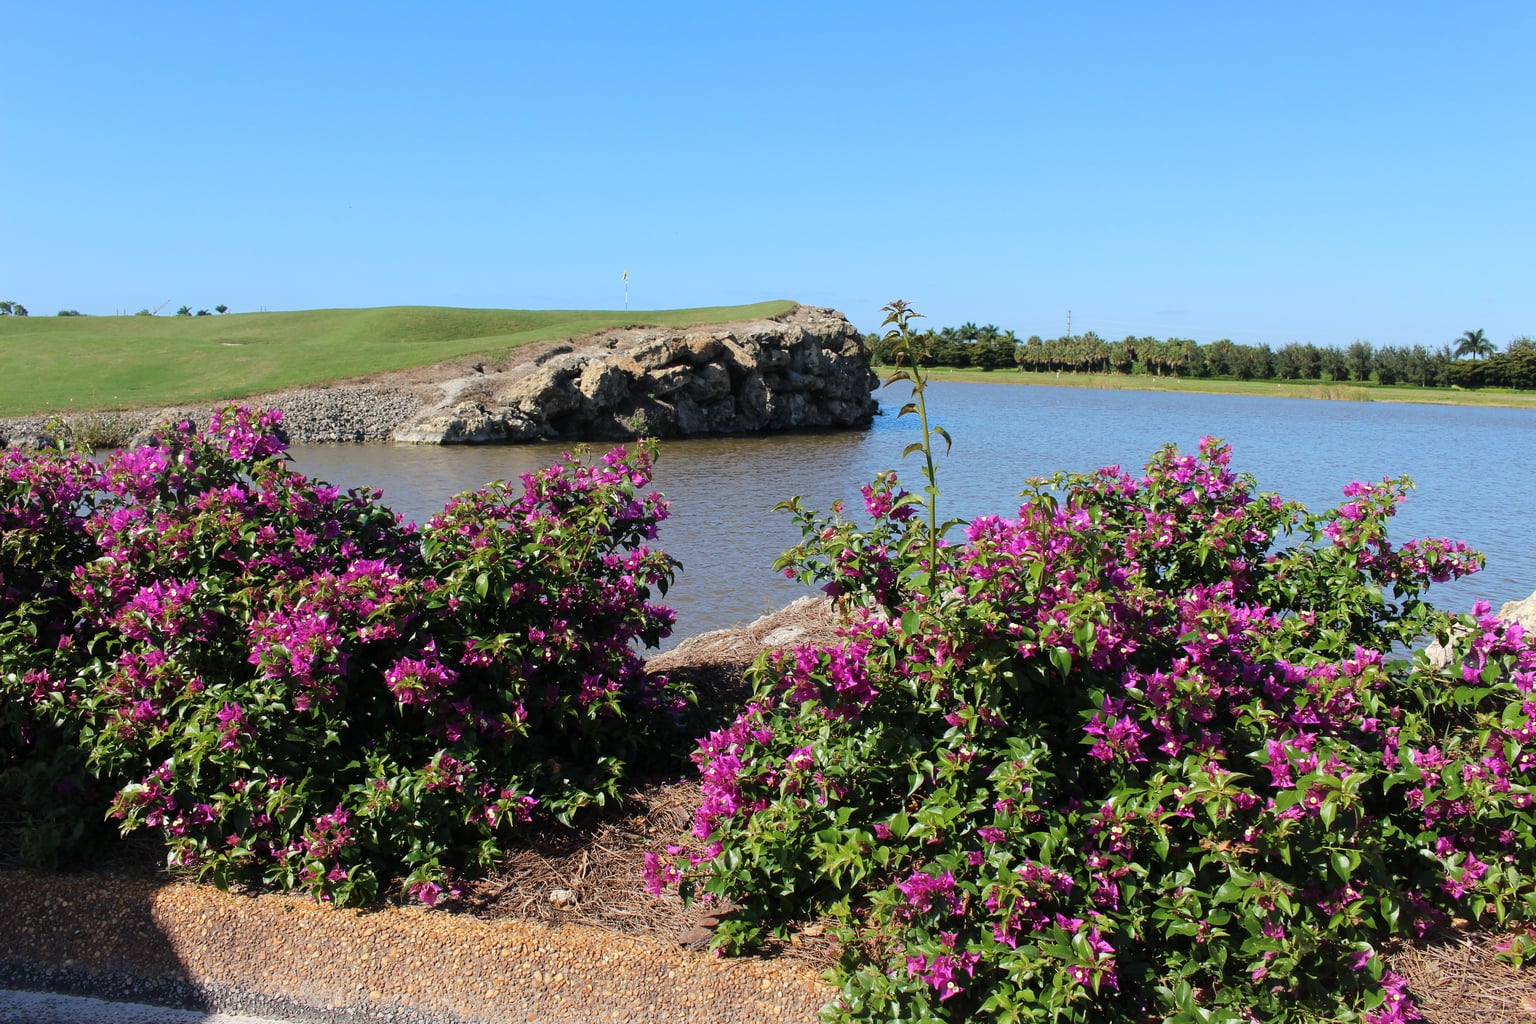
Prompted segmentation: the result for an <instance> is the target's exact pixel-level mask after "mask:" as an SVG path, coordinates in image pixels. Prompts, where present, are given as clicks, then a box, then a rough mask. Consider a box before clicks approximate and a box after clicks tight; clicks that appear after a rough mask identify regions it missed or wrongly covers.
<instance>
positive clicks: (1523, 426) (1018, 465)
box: [292, 381, 1536, 637]
mask: <svg viewBox="0 0 1536 1024" xmlns="http://www.w3.org/2000/svg"><path fill="white" fill-rule="evenodd" d="M879 397H880V399H881V406H882V407H883V408H884V409H886V410H888V411H887V414H886V415H883V416H880V417H878V418H877V419H876V420H875V423H874V425H873V426H872V427H871V428H870V429H868V430H863V431H847V432H838V433H816V434H793V435H777V436H766V437H764V436H759V437H728V438H709V439H696V440H682V441H667V442H664V443H663V444H662V448H661V457H660V459H659V461H658V463H657V473H656V482H655V486H656V489H657V490H660V491H661V492H662V493H663V494H665V495H666V496H667V497H668V499H670V501H671V509H672V515H671V518H669V519H668V520H667V521H666V522H665V523H664V524H662V528H661V539H660V545H661V547H663V548H664V549H665V550H667V551H668V552H669V553H671V554H672V555H673V556H674V557H676V558H678V559H680V560H681V561H682V563H683V572H682V573H681V575H680V576H679V577H678V580H677V583H676V585H675V586H674V587H673V588H672V590H671V591H670V592H669V593H668V595H667V598H666V600H667V603H669V604H671V605H672V606H673V607H674V608H676V609H677V611H678V623H677V637H684V636H690V635H693V634H696V633H700V632H703V631H705V630H709V629H718V628H721V627H724V626H729V625H734V624H738V623H743V622H747V621H750V620H751V619H753V618H755V617H757V616H758V615H760V614H762V613H763V612H766V611H770V610H772V609H774V608H777V607H780V606H782V605H783V604H785V603H787V602H788V601H791V600H793V599H794V598H796V597H798V596H800V595H801V594H803V593H804V592H805V591H804V590H803V589H802V588H800V587H799V586H798V585H797V584H794V583H791V582H790V581H787V580H784V579H782V578H780V577H779V576H777V575H775V574H774V573H773V571H772V569H771V566H772V563H773V560H774V558H775V556H777V555H778V554H779V553H780V552H781V551H783V550H784V549H786V548H788V547H790V546H791V545H793V544H794V543H795V542H796V541H797V540H798V539H799V537H798V533H797V531H796V530H795V528H794V525H793V523H792V521H791V520H790V518H789V517H788V516H787V515H785V514H783V513H774V512H772V511H771V509H772V508H773V506H774V505H775V504H777V503H778V502H780V501H782V500H783V499H785V498H788V497H790V496H792V495H800V496H802V497H803V498H805V500H806V502H807V503H808V505H810V506H811V507H813V508H822V509H824V508H826V507H827V506H828V505H830V504H831V502H832V501H833V500H834V499H836V498H839V497H840V498H843V499H844V500H845V501H846V502H847V503H848V506H849V508H850V509H856V508H862V505H861V502H860V500H859V487H860V486H861V485H862V484H864V483H867V482H869V480H870V479H871V477H873V476H874V474H875V473H877V472H879V471H881V470H885V469H893V468H895V469H899V470H900V471H901V473H902V476H903V479H904V481H905V482H906V484H907V486H908V487H909V488H910V489H914V490H915V489H916V488H917V486H918V485H919V484H920V483H921V475H920V472H919V463H918V457H917V456H914V457H912V458H909V459H907V460H906V461H905V462H903V461H902V459H901V451H902V449H903V448H904V447H905V446H906V445H907V444H908V443H910V442H911V441H912V440H914V439H915V437H916V435H917V421H916V418H915V417H910V416H908V417H897V416H896V415H895V410H896V409H899V408H900V407H901V405H902V404H903V403H904V402H905V401H906V398H907V391H906V388H905V386H901V385H898V386H897V387H896V388H892V389H888V390H887V391H884V392H882V393H881V394H880V396H879ZM928 402H929V411H930V416H931V418H932V420H933V421H934V422H936V423H938V424H940V425H942V426H944V427H945V428H946V429H947V430H948V431H949V432H950V434H951V436H952V437H953V438H954V442H955V443H954V447H953V449H952V450H951V451H950V452H949V454H948V455H944V456H941V458H940V460H939V485H940V488H941V490H942V492H943V497H942V499H941V505H940V510H939V511H940V515H941V516H942V517H944V518H952V517H970V516H975V515H979V514H983V513H997V514H1012V513H1014V512H1015V511H1016V510H1017V508H1018V497H1017V496H1018V492H1019V491H1020V490H1021V489H1022V487H1023V485H1024V481H1025V479H1026V478H1028V477H1032V476H1048V475H1050V474H1052V473H1055V472H1057V471H1058V470H1069V471H1089V470H1093V469H1097V468H1099V467H1100V466H1107V465H1120V466H1123V467H1124V468H1126V469H1127V470H1139V469H1140V468H1141V467H1142V466H1143V465H1144V464H1145V462H1146V460H1147V458H1148V456H1150V455H1151V454H1152V453H1153V452H1154V451H1156V450H1157V449H1158V448H1159V447H1160V446H1162V445H1164V444H1168V443H1173V444H1177V445H1178V446H1179V447H1180V448H1181V449H1183V450H1187V451H1193V450H1194V449H1195V447H1196V446H1197V445H1198V443H1199V440H1200V438H1201V437H1202V436H1205V435H1214V436H1216V437H1221V438H1223V439H1225V440H1226V441H1227V442H1229V443H1230V444H1231V445H1232V448H1233V457H1232V468H1233V469H1234V470H1236V471H1238V472H1243V473H1248V474H1250V475H1252V476H1254V477H1255V478H1257V480H1258V483H1259V487H1260V489H1261V490H1265V491H1275V492H1278V493H1279V494H1281V495H1282V496H1283V497H1286V498H1291V499H1296V500H1299V501H1302V502H1303V503H1305V504H1306V505H1308V506H1309V507H1312V508H1323V507H1327V506H1329V505H1332V504H1336V503H1337V502H1339V501H1340V500H1342V494H1341V492H1342V489H1343V487H1344V485H1345V484H1347V483H1349V482H1350V481H1352V480H1371V481H1374V480H1380V479H1382V478H1383V477H1386V476H1400V475H1403V474H1407V475H1408V476H1410V477H1412V478H1413V480H1414V482H1415V483H1416V484H1417V490H1415V491H1414V492H1413V493H1412V494H1411V495H1410V496H1409V499H1408V500H1407V502H1405V503H1404V504H1403V505H1402V506H1401V508H1400V510H1399V513H1398V515H1397V517H1396V519H1395V520H1394V523H1393V529H1392V534H1391V536H1392V539H1393V540H1394V541H1395V542H1398V543H1401V542H1402V541H1405V540H1409V539H1412V538H1414V537H1424V536H1435V537H1446V536H1448V537H1453V538H1456V539H1460V540H1465V541H1467V542H1468V543H1470V544H1472V545H1474V546H1476V547H1477V548H1479V549H1480V550H1481V551H1483V553H1484V554H1485V555H1487V557H1488V567H1487V568H1486V569H1485V570H1484V571H1483V572H1482V573H1479V574H1477V575H1476V576H1473V577H1471V578H1470V579H1467V580H1462V581H1460V582H1459V583H1456V584H1446V585H1440V586H1437V587H1436V588H1435V589H1434V591H1433V594H1434V597H1435V599H1436V600H1437V601H1438V602H1439V603H1440V604H1442V605H1443V606H1445V607H1447V608H1451V609H1454V610H1466V609H1468V608H1470V607H1471V605H1472V603H1473V601H1474V600H1477V599H1486V600H1489V601H1491V602H1492V603H1493V604H1494V605H1495V607H1497V606H1498V605H1499V604H1500V603H1501V602H1503V601H1507V600H1513V599H1517V598H1523V597H1525V596H1526V595H1527V594H1529V593H1531V591H1532V590H1533V589H1536V544H1533V543H1532V527H1531V524H1532V519H1531V516H1530V515H1529V514H1528V513H1527V512H1526V511H1525V508H1524V499H1523V498H1522V497H1521V495H1522V494H1524V493H1525V492H1523V491H1522V490H1521V488H1522V487H1524V486H1526V485H1525V484H1522V483H1521V482H1520V481H1522V480H1525V481H1529V480H1530V479H1531V476H1532V472H1533V470H1536V412H1533V411H1531V410H1525V409H1485V408H1471V407H1450V406H1429V405H1405V404H1393V403H1381V402H1328V401H1308V400H1298V399H1282V398H1274V399H1270V398H1255V397H1248V396H1228V395H1191V394H1183V393H1178V394H1175V393H1169V392H1154V391H1117V390H1102V391H1098V390H1089V389H1081V388H1053V387H1027V386H1019V385H1011V384H956V383H951V382H945V381H941V382H936V383H933V384H931V385H930V389H929V391H928ZM564 447H566V446H562V445H559V444H539V445H524V446H515V447H477V448H469V447H448V448H442V447H428V446H416V445H297V446H295V447H294V449H293V452H292V455H293V457H294V461H295V464H296V468H298V469H299V470H300V471H301V472H304V473H307V474H309V475H311V476H316V477H320V478H322V479H325V480H328V481H330V482H331V483H334V484H337V485H340V486H343V487H353V486H371V487H378V488H382V489H383V491H384V502H385V504H387V505H389V506H390V507H391V508H393V509H395V510H396V511H400V512H403V513H405V514H406V515H407V516H408V517H409V518H412V519H416V520H418V521H425V520H426V519H427V518H429V517H430V516H431V515H432V514H433V513H434V512H436V511H438V510H439V509H440V508H441V507H442V505H443V503H444V502H445V501H446V500H447V499H448V498H449V497H451V496H452V495H454V494H456V493H458V492H459V491H462V490H466V489H469V488H474V487H479V486H481V485H482V484H484V483H486V482H487V481H490V480H495V479H515V478H516V477H517V476H518V475H519V474H521V473H524V472H528V471H530V470H534V469H539V468H542V467H543V466H546V465H548V464H549V463H551V462H552V461H554V460H555V459H556V458H557V457H558V456H559V454H560V452H561V451H562V449H563V448H564Z"/></svg>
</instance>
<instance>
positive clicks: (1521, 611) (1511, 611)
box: [1424, 591, 1536, 668]
mask: <svg viewBox="0 0 1536 1024" xmlns="http://www.w3.org/2000/svg"><path fill="white" fill-rule="evenodd" d="M1499 618H1501V619H1503V620H1504V621H1505V622H1512V623H1513V622H1518V623H1519V624H1520V625H1521V627H1522V628H1524V629H1525V630H1526V631H1527V632H1536V591H1533V592H1532V593H1531V596H1530V597H1528V598H1526V599H1525V600H1524V601H1505V602H1504V604H1503V605H1502V606H1501V607H1500V608H1499ZM1465 636H1466V631H1465V630H1464V629H1461V628H1460V627H1457V630H1456V631H1455V632H1453V633H1452V634H1451V636H1450V639H1449V642H1447V643H1441V642H1440V641H1439V640H1431V641H1430V642H1429V643H1428V644H1427V645H1426V646H1425V648H1424V653H1425V655H1426V656H1428V658H1429V663H1430V664H1431V665H1433V666H1434V667H1435V668H1444V667H1445V666H1447V665H1449V664H1450V663H1451V661H1452V659H1454V658H1455V657H1456V644H1457V643H1458V642H1460V641H1461V640H1462V639H1464V638H1465Z"/></svg>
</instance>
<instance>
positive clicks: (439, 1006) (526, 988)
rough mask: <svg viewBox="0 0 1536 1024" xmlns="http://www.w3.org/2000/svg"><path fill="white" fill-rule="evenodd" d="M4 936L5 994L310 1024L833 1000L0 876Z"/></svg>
mask: <svg viewBox="0 0 1536 1024" xmlns="http://www.w3.org/2000/svg"><path fill="white" fill-rule="evenodd" d="M0 936H3V938H0V988H10V989H19V990H39V991H50V992H69V993H75V994H80V995H89V996H98V997H105V998H108V999H114V1000H126V1001H130V1002H137V1003H154V1004H161V1005H168V1006H182V1007H187V1006H203V1007H207V1008H208V1009H210V1010H217V1011H221V1012H226V1013H245V1014H252V1015H255V1016H260V1017H275V1018H281V1019H284V1020H296V1021H304V1022H315V1024H329V1022H342V1021H347V1022H363V1021H370V1022H387V1024H450V1022H452V1024H458V1022H474V1024H610V1022H620V1021H623V1022H633V1024H649V1022H656V1024H673V1022H678V1021H687V1022H689V1024H809V1022H811V1021H814V1020H815V1019H816V1011H817V1009H818V1008H820V1007H821V1005H822V1004H823V1003H825V1002H826V1001H827V1000H828V999H829V998H831V996H832V994H833V992H832V990H831V989H830V988H829V987H828V986H827V985H826V984H825V983H824V982H822V981H821V980H820V979H819V978H818V977H817V975H816V973H815V972H814V971H812V970H810V969H808V968H807V967H806V966H805V965H804V964H798V963H794V962H785V961H771V960H750V959H739V960H721V959H716V958H714V957H711V956H709V955H708V954H706V953H701V952H696V951H692V950H687V949H682V948H679V947H678V946H677V945H676V944H675V943H671V942H665V941H662V940H660V939H642V938H638V937H634V936H627V935H620V934H615V933H610V932H606V931H602V930H599V929H594V928H586V927H577V926H568V927H552V926H548V925H543V924H540V923H537V922H529V921H514V920H501V921H482V920H478V919H476V918H473V917H470V916H468V915H462V914H449V913H442V912H434V911H430V910H427V909H425V908H416V907H408V908H386V909H383V910H375V911H368V912H360V911H350V910H337V909H335V908H332V907H327V906H320V905H316V904H314V903H312V902H309V901H308V900H307V899H305V898H303V897H298V898H295V897H292V896H286V897H285V896H240V895H231V894H229V893H222V892H219V891H218V890H216V889H212V888H209V887H206V886H196V885H187V884H182V883H169V884H167V883H164V882H156V881H151V880H143V879H132V878H111V879H103V878H102V877H99V876H94V877H93V876H89V875H42V874H33V873H30V872H25V871H0ZM0 1020H4V1021H6V1022H7V1024H9V1019H8V1018H5V1017H0ZM145 1024H150V1022H148V1021H146V1022H145Z"/></svg>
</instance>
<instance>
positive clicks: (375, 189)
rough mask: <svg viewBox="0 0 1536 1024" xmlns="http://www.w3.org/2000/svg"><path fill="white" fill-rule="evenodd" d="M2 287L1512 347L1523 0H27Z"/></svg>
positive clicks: (1530, 132) (14, 104)
mask: <svg viewBox="0 0 1536 1024" xmlns="http://www.w3.org/2000/svg"><path fill="white" fill-rule="evenodd" d="M4 23H5V27H6V33H5V34H6V44H5V51H4V56H3V57H0V126H3V130H4V136H3V140H0V298H5V299H10V300H14V301H18V302H22V303H24V304H25V305H26V306H27V307H28V308H29V309H30V310H31V312H32V314H33V315H34V316H36V315H48V316H51V315H53V314H54V313H55V312H56V311H57V310H59V309H66V308H68V309H79V310H80V311H82V312H85V313H91V314H110V313H113V312H114V311H117V310H123V311H127V312H133V311H134V310H137V309H140V308H143V307H148V308H154V307H156V306H158V305H159V304H160V303H161V302H162V301H165V300H169V301H170V306H169V307H168V308H167V312H170V311H171V310H174V308H175V307H176V306H179V305H181V304H183V303H186V304H189V305H191V306H192V307H193V308H198V307H210V308H211V307H212V306H214V305H216V304H218V303H226V304H228V305H229V306H230V307H232V309H233V310H234V311H236V312H242V311H251V310H256V309H260V308H266V309H272V310H278V309H310V308H318V307H351V306H378V305H397V304H430V305H450V306H475V307H513V308H608V309H617V308H621V307H622V306H623V302H624V286H623V283H622V282H621V280H620V275H621V273H622V272H623V271H624V270H626V269H627V270H629V272H630V281H629V302H630V306H631V308H634V309H655V308H675V307H680V306H703V305H715V304H728V303H739V302H752V301H758V300H762V299H771V298H792V299H797V300H799V301H802V302H807V303H813V304H818V305H826V306H834V307H836V308H838V309H840V310H842V311H844V312H845V313H847V314H848V316H849V317H850V318H851V319H852V320H853V321H854V322H855V323H856V324H858V325H859V326H860V327H861V328H862V329H865V330H870V329H873V328H875V327H876V326H877V325H878V322H879V317H880V314H879V312H878V310H879V308H880V306H881V305H883V304H884V303H886V302H888V301H889V300H891V299H893V298H904V299H907V300H908V301H910V302H912V303H913V304H914V305H915V306H916V307H917V308H918V309H919V310H921V311H923V312H925V313H927V314H928V316H929V318H930V323H932V324H933V325H936V326H941V325H946V324H953V325H958V324H960V323H962V322H964V321H967V320H970V321H975V322H977V323H989V322H990V323H995V324H998V325H1000V326H1002V327H1006V328H1012V329H1014V330H1016V331H1017V332H1018V333H1019V334H1020V335H1021V336H1027V335H1029V334H1034V333H1039V334H1042V335H1047V336H1054V335H1058V334H1061V333H1063V332H1064V330H1065V327H1066V315H1067V310H1069V309H1070V310H1072V327H1073V330H1074V331H1075V332H1081V331H1085V330H1094V331H1097V332H1098V333H1099V334H1101V335H1104V336H1106V337H1111V338H1119V337H1123V336H1124V335H1126V334H1128V333H1134V334H1138V335H1141V334H1151V335H1155V336H1157V337H1167V336H1170V335H1176V336H1180V337H1189V338H1194V339H1196V340H1198V341H1202V342H1209V341H1212V340H1215V339H1217V338H1220V337H1230V338H1232V339H1233V340H1236V341H1243V342H1249V343H1260V342H1264V343H1269V344H1272V345H1279V344H1284V343H1286V342H1288V341H1312V342H1315V343H1318V344H1347V343H1349V342H1351V341H1353V340H1356V339H1366V340H1368V341H1371V342H1373V343H1374V344H1377V345H1386V344H1407V343H1414V342H1424V343H1427V344H1433V345H1439V344H1442V343H1445V342H1448V341H1451V340H1453V339H1454V338H1455V337H1456V336H1458V335H1459V334H1460V333H1461V332H1462V331H1464V330H1469V329H1474V328H1482V329H1485V330H1486V331H1487V332H1488V335H1489V337H1490V338H1491V339H1492V340H1493V341H1494V342H1496V343H1497V344H1498V345H1500V346H1501V347H1502V346H1503V344H1504V343H1505V342H1507V341H1508V340H1509V339H1510V338H1512V337H1515V336H1517V335H1525V334H1531V335H1536V272H1533V271H1536V255H1533V240H1536V159H1533V158H1536V75H1533V72H1532V66H1531V54H1532V52H1533V51H1536V4H1533V3H1529V2H1526V0H1520V2H1507V3H1476V2H1471V3H1464V4H1450V3H1444V2H1433V3H1415V2H1409V3H1386V2H1375V3H1366V2H1360V3H1337V2H1328V3H1311V2H1302V3H1287V4H1233V3H1230V2H1228V3H1219V4H1218V3H1204V4H1201V3H1179V4H1146V3H1101V4H1094V5H1091V6H1090V5H1073V4H1061V3H1051V4H1045V3H1038V4H1036V3H963V2H957V3H955V4H951V5H940V4H934V3H931V2H924V3H910V4H909V3H900V2H894V3H893V2H883V3H878V4H876V3H862V2H843V3H832V2H826V0H819V2H816V3H799V2H778V3H772V4H731V3H718V2H717V3H711V4H692V3H688V4H683V3H665V2H663V3H588V4H582V3H553V2H542V3H528V2H513V0H502V2H495V3H447V4H443V5H437V7H436V8H435V9H429V8H428V7H427V6H426V5H422V4H414V3H413V4H392V3H367V4H361V3H340V2H338V3H313V2H309V3H302V4H300V3H290V2H287V0H269V2H266V3H260V4H225V3H197V4H193V3H155V2H150V3H147V4H124V3H120V2H112V3H105V2H86V3H74V2H70V0H56V2H52V3H40V2H39V3H24V2H20V0H18V2H15V3H10V4H7V5H6V15H5V19H4Z"/></svg>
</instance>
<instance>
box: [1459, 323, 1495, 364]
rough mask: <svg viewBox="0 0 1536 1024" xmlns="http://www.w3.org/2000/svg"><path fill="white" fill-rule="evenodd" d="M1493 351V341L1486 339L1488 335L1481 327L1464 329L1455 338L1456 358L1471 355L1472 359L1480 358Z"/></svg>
mask: <svg viewBox="0 0 1536 1024" xmlns="http://www.w3.org/2000/svg"><path fill="white" fill-rule="evenodd" d="M1493 353H1494V347H1493V342H1491V341H1489V340H1488V335H1487V334H1485V333H1483V331H1482V330H1481V329H1479V330H1476V331H1466V332H1465V333H1463V334H1462V336H1461V337H1460V338H1457V339H1456V358H1457V359H1460V358H1461V357H1462V356H1471V357H1472V358H1473V359H1481V358H1482V357H1483V356H1491V355H1493Z"/></svg>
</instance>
